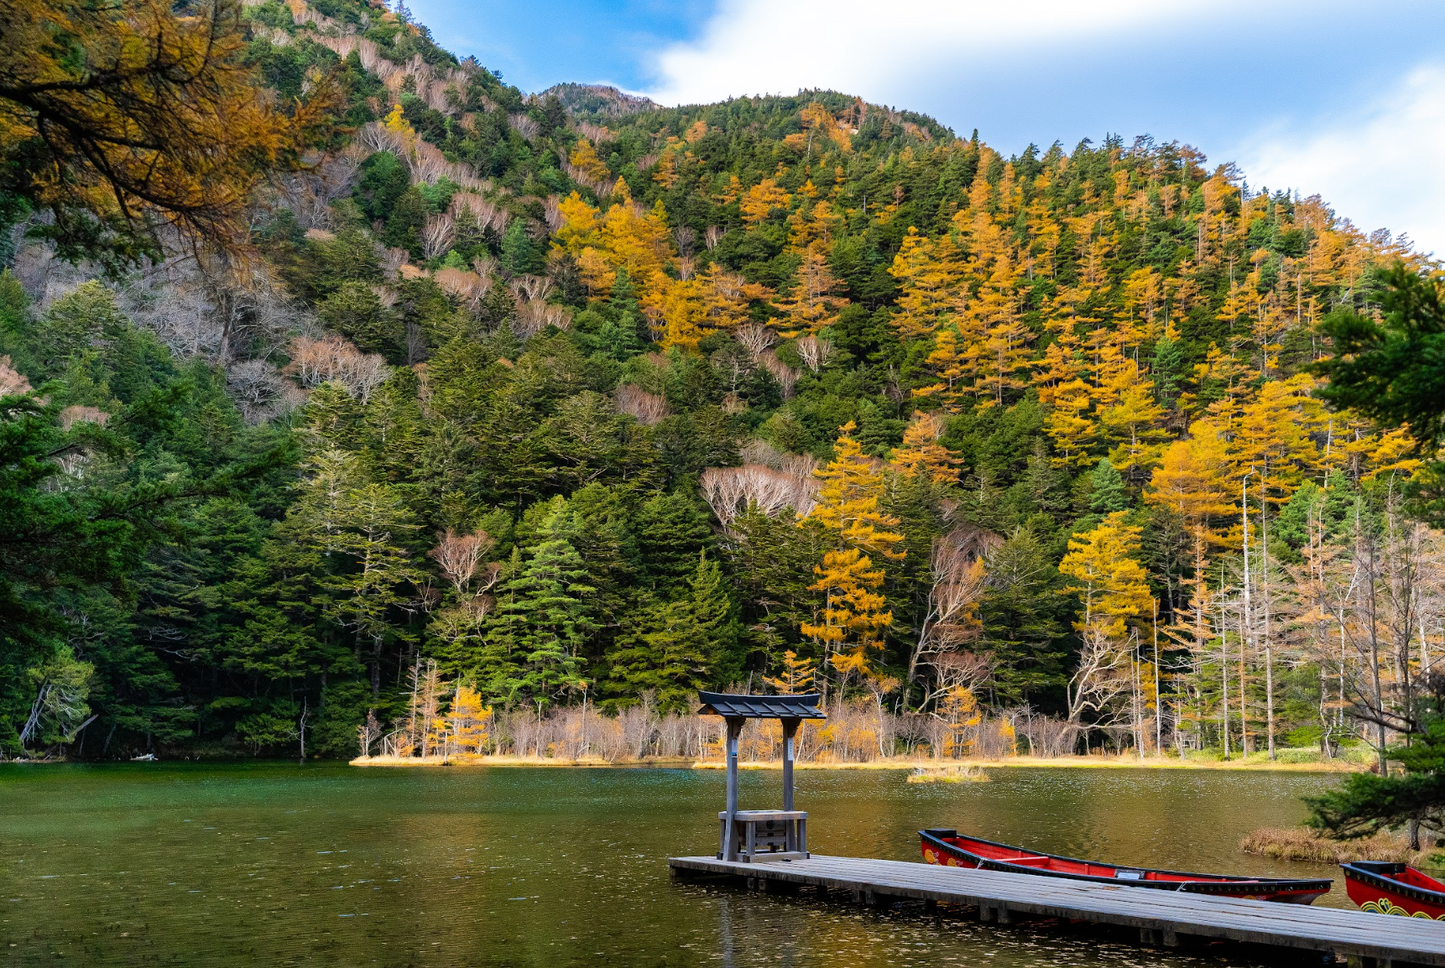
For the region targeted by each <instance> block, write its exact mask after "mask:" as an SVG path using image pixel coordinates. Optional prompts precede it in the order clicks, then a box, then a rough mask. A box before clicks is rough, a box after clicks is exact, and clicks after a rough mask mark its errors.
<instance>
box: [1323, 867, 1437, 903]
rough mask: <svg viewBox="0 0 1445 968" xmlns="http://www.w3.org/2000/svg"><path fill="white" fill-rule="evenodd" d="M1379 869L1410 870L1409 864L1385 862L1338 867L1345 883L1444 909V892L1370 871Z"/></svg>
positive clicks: (1399, 871)
mask: <svg viewBox="0 0 1445 968" xmlns="http://www.w3.org/2000/svg"><path fill="white" fill-rule="evenodd" d="M1380 867H1388V868H1392V871H1391V873H1395V874H1403V873H1404V872H1405V871H1406V870H1409V869H1411V868H1410V865H1409V864H1400V863H1395V862H1393V861H1387V860H1357V861H1351V862H1350V863H1348V864H1341V865H1340V868H1341V869H1342V870H1344V872H1345V880H1346V881H1349V880H1351V879H1353V880H1355V881H1356V882H1357V883H1361V884H1365V885H1368V886H1369V887H1373V888H1377V889H1380V890H1386V891H1391V892H1393V893H1395V894H1399V895H1401V896H1402V897H1408V898H1409V899H1410V900H1412V901H1424V902H1426V903H1427V904H1437V905H1440V906H1442V907H1445V891H1432V890H1430V889H1429V888H1425V887H1416V886H1415V885H1413V884H1406V883H1404V882H1403V881H1397V880H1395V879H1394V878H1392V877H1386V876H1385V875H1384V874H1383V873H1381V872H1379V871H1378V870H1371V868H1380Z"/></svg>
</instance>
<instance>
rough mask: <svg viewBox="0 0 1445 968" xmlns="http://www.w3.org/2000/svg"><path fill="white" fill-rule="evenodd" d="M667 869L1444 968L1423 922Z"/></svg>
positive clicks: (939, 879)
mask: <svg viewBox="0 0 1445 968" xmlns="http://www.w3.org/2000/svg"><path fill="white" fill-rule="evenodd" d="M668 865H669V866H670V867H671V868H672V871H673V874H674V876H677V877H707V876H721V877H731V878H745V879H746V880H747V883H748V886H749V887H756V888H758V889H760V890H764V891H766V890H777V889H790V888H796V887H805V886H811V887H814V888H818V889H822V890H825V891H837V892H841V893H843V894H844V895H845V896H847V897H849V898H850V899H852V900H854V901H857V902H859V903H863V904H872V905H882V904H890V903H893V902H895V901H907V900H913V901H923V902H925V904H927V905H928V906H930V907H932V906H935V905H937V904H939V903H943V904H955V905H962V906H966V907H970V908H976V909H977V910H978V915H979V918H980V919H981V920H983V921H991V922H995V923H998V924H1008V923H1010V922H1012V921H1014V920H1017V919H1020V918H1025V917H1038V918H1059V919H1064V920H1068V921H1083V922H1090V923H1093V924H1101V925H1112V926H1115V927H1121V928H1125V929H1137V930H1138V932H1139V940H1140V943H1142V944H1150V945H1161V946H1166V947H1172V946H1176V945H1181V946H1182V945H1185V944H1187V943H1188V942H1189V940H1190V939H1209V940H1226V941H1234V942H1238V943H1241V944H1247V945H1257V946H1261V947H1264V948H1271V949H1274V950H1275V951H1276V952H1289V951H1293V952H1297V953H1298V954H1299V956H1300V957H1301V961H1300V962H1299V963H1301V964H1304V963H1309V962H1308V960H1307V959H1308V957H1309V956H1308V955H1307V954H1306V953H1309V952H1313V953H1314V958H1315V960H1314V961H1313V963H1314V964H1321V963H1323V962H1324V960H1325V959H1326V958H1328V957H1331V956H1334V957H1343V958H1345V959H1348V961H1349V963H1350V964H1358V965H1361V966H1365V968H1371V966H1373V968H1405V966H1416V965H1439V966H1445V923H1439V922H1435V921H1426V920H1423V919H1419V918H1405V917H1389V916H1385V915H1380V914H1365V913H1363V912H1359V911H1342V910H1339V909H1337V908H1323V907H1311V906H1306V905H1301V904H1276V903H1269V902H1265V901H1251V900H1244V899H1240V898H1227V897H1207V896H1204V895H1199V894H1184V893H1178V892H1173V891H1160V890H1153V889H1149V888H1141V887H1127V886H1123V885H1120V886H1117V887H1116V886H1114V885H1100V884H1084V883H1079V882H1077V881H1068V880H1064V879H1060V878H1051V877H1034V876H1031V875H1028V874H1008V873H999V872H995V871H982V870H969V869H964V868H957V867H939V866H935V865H932V864H922V863H909V862H905V861H894V860H873V859H868V858H859V857H825V856H822V855H818V854H814V855H813V856H812V857H810V858H808V859H806V860H793V861H757V862H753V863H746V862H743V861H725V860H718V859H717V858H715V857H672V858H669V859H668Z"/></svg>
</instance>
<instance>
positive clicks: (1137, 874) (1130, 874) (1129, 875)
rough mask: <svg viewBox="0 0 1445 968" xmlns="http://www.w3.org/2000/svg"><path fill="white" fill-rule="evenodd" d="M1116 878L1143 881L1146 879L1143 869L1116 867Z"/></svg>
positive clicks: (1117, 879) (1118, 879)
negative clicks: (1134, 869) (1131, 869)
mask: <svg viewBox="0 0 1445 968" xmlns="http://www.w3.org/2000/svg"><path fill="white" fill-rule="evenodd" d="M1114 880H1116V881H1142V880H1144V872H1143V871H1130V870H1123V869H1116V870H1115V871H1114Z"/></svg>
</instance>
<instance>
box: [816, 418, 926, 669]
mask: <svg viewBox="0 0 1445 968" xmlns="http://www.w3.org/2000/svg"><path fill="white" fill-rule="evenodd" d="M856 429H857V427H856V426H855V425H854V424H853V422H852V421H849V422H848V423H846V424H844V425H843V426H842V427H841V428H839V430H840V434H839V437H838V442H837V444H836V445H835V448H834V456H833V459H832V460H831V461H829V462H828V464H827V466H826V467H821V468H819V469H818V470H817V471H815V472H814V474H815V475H816V476H817V477H818V478H819V480H821V481H822V482H823V483H822V487H820V488H819V490H818V497H817V502H816V503H815V504H814V506H813V510H812V511H811V512H810V514H809V516H808V517H809V518H810V519H812V520H816V521H818V522H819V523H821V524H822V525H823V526H824V527H826V528H827V529H828V530H829V531H830V532H831V533H832V535H833V537H834V540H835V542H836V545H835V547H834V548H833V549H830V550H829V551H827V552H826V553H824V555H823V562H822V564H821V565H818V566H816V567H814V569H813V573H814V574H815V575H816V576H817V577H818V580H817V581H816V582H815V583H813V584H812V585H810V586H809V590H810V591H818V592H823V593H824V602H823V608H822V611H821V615H820V616H818V620H817V621H813V622H804V623H802V624H801V631H802V633H803V634H804V635H806V636H808V637H809V638H811V639H813V640H814V641H815V642H817V643H818V644H819V646H821V648H822V651H823V654H824V655H832V658H831V662H832V664H833V666H834V668H836V669H837V670H838V671H839V672H840V673H842V674H843V675H844V676H849V675H851V674H853V673H855V672H856V673H866V672H867V671H868V669H869V662H870V656H871V654H872V653H873V652H874V651H876V650H881V649H882V648H883V632H884V630H886V629H887V628H888V627H889V626H891V625H892V624H893V613H892V612H891V611H888V610H887V600H886V599H885V598H884V596H883V595H881V594H879V593H877V592H876V591H874V589H877V588H879V587H881V586H882V584H883V579H884V572H883V569H881V568H875V567H873V559H872V558H871V557H870V555H877V556H878V557H880V558H884V559H891V560H897V559H901V558H902V557H903V556H904V552H903V551H900V550H895V546H896V545H897V544H899V543H900V542H901V541H902V540H903V535H902V534H901V533H899V532H897V531H894V530H892V529H893V528H896V527H897V526H898V519H897V518H896V517H894V516H893V515H891V514H888V513H886V512H884V511H883V510H881V509H880V507H879V499H880V498H881V497H882V495H883V489H884V486H885V480H884V476H883V470H882V468H881V467H880V466H878V465H877V464H876V463H875V462H874V461H873V460H872V459H871V458H869V457H868V456H867V455H866V454H864V453H863V448H862V447H861V446H859V444H858V442H857V441H856V440H855V439H854V438H853V431H855V430H856Z"/></svg>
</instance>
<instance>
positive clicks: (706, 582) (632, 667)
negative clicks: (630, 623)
mask: <svg viewBox="0 0 1445 968" xmlns="http://www.w3.org/2000/svg"><path fill="white" fill-rule="evenodd" d="M736 642H737V624H736V622H735V621H734V619H733V607H732V601H731V600H730V599H729V598H728V594H727V586H726V585H725V584H724V582H723V577H722V570H721V569H720V568H718V565H717V563H716V562H712V561H708V560H707V556H706V555H699V556H698V562H697V567H696V568H695V570H694V571H693V575H692V579H691V580H690V581H689V582H688V585H687V588H686V589H685V590H684V591H682V592H681V593H680V594H679V596H678V597H677V598H675V599H674V600H672V601H670V602H667V603H658V604H655V605H652V606H650V607H648V608H646V609H644V610H643V611H642V614H641V615H640V616H639V620H638V625H637V627H636V628H634V629H633V630H631V631H630V632H629V633H628V634H627V635H625V636H624V637H622V638H620V639H619V640H618V644H619V648H618V649H616V650H615V651H614V652H613V656H612V668H611V674H610V676H609V681H608V691H609V692H611V693H612V694H613V695H614V696H616V697H619V699H620V700H621V702H619V703H618V704H619V705H625V704H626V703H627V702H628V701H631V700H635V698H636V697H637V696H638V695H639V694H640V693H642V692H643V691H644V690H651V691H652V692H653V693H654V694H655V695H656V696H657V703H658V707H659V708H661V709H664V710H677V711H682V710H685V709H687V708H688V707H689V705H690V704H691V703H692V701H693V700H694V698H695V697H696V693H697V690H698V689H701V688H703V687H704V686H706V685H707V684H708V683H709V682H715V681H716V680H717V672H718V670H719V669H720V668H721V667H723V666H728V665H730V662H729V661H728V660H729V659H731V657H732V653H733V652H734V646H735V644H736Z"/></svg>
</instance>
